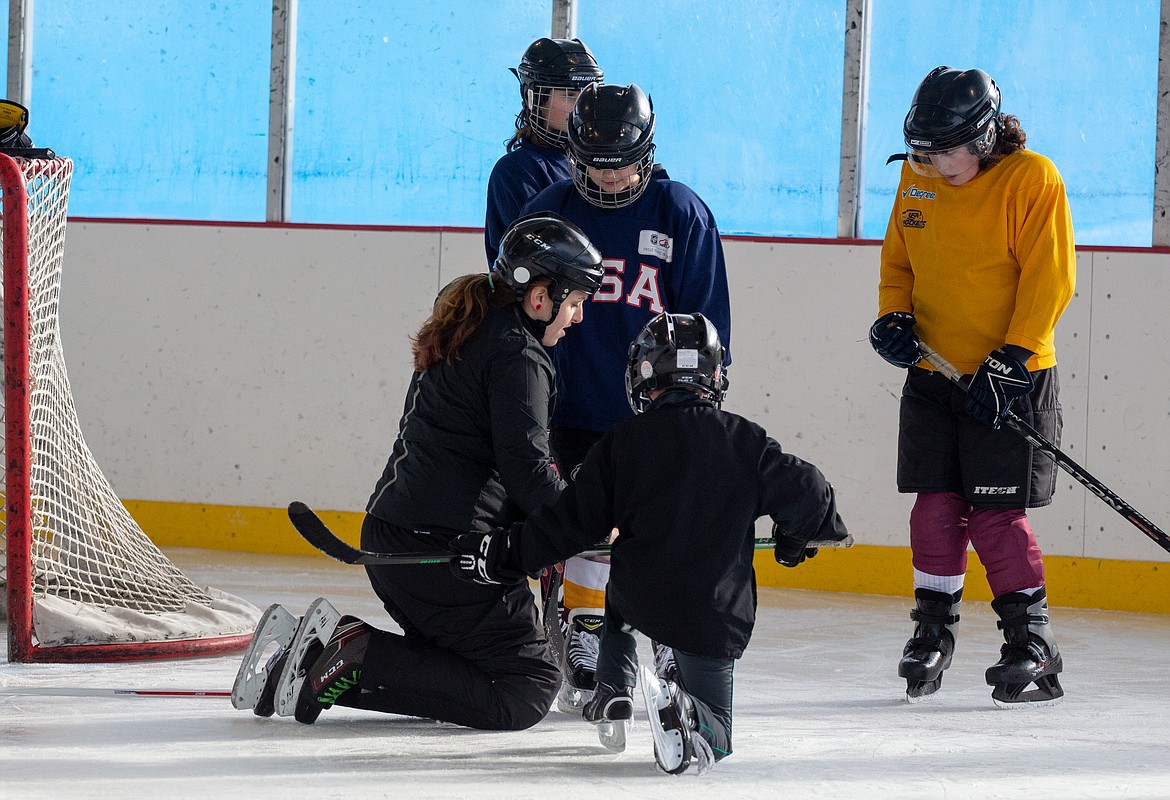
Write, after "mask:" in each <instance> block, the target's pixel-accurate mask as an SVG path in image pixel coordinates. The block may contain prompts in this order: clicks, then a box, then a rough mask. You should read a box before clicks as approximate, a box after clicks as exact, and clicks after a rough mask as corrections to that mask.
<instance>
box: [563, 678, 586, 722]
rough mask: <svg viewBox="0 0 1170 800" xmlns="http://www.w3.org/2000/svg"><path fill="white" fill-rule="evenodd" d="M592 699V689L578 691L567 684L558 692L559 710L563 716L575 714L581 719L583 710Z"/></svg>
mask: <svg viewBox="0 0 1170 800" xmlns="http://www.w3.org/2000/svg"><path fill="white" fill-rule="evenodd" d="M592 699H593V690H592V689H578V688H577V687H576V686H573V685H571V684H569V683H568V682H565V683H562V684H561V690H560V691H559V692H557V710H558V711H560V712H561V713H562V714H575V715H576V716H578V717H579V716H581V710H582V709H584V708H585V705H586V704H587V703H588V702H589V701H590V700H592Z"/></svg>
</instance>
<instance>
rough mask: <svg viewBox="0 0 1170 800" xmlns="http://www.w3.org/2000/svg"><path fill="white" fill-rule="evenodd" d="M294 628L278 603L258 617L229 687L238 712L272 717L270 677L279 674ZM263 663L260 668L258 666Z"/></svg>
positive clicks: (289, 615) (293, 619)
mask: <svg viewBox="0 0 1170 800" xmlns="http://www.w3.org/2000/svg"><path fill="white" fill-rule="evenodd" d="M296 628H297V618H296V617H294V616H293V615H292V614H290V613H289V611H288V609H286V608H285V607H284V606H282V605H280V604H279V603H274V604H273V605H271V606H269V607H268V608H267V609H266V610H265V611H264V613H263V614H261V615H260V621H259V622H258V623H257V624H256V630H255V632H254V633H253V634H252V642H251V644H249V645H248V649H247V650H246V651H245V652H244V658H243V660H242V661H241V662H240V669H239V671H238V672H237V673H236V682H235V684H234V685H233V686H232V706H234V707H235V708H238V709H239V710H241V711H244V710H247V709H250V710H252V711H253V712H255V714H256V715H257V716H260V717H270V716H272V712H273V706H272V700H273V694H272V692H265V691H264V690H265V688H266V686H267V684H268V682H269V681H268V678H269V676H272V678H273V681H272V684H273V688H275V683H276V681H275V678H276V676H277V674H279V672H280V667H279V666H278V664H279V665H280V666H283V662H282V661H281V658H282V656H283V655H284V653H285V652H286V651H287V649H288V645H289V643H290V642H291V641H292V637H293V633H294V632H295V631H296ZM261 662H263V666H261Z"/></svg>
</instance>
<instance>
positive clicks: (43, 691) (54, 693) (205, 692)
mask: <svg viewBox="0 0 1170 800" xmlns="http://www.w3.org/2000/svg"><path fill="white" fill-rule="evenodd" d="M0 695H39V696H43V697H180V698H182V697H186V698H201V697H214V698H220V697H223V698H227V697H231V696H232V693H231V692H230V691H228V690H226V689H224V690H220V689H113V688H102V689H86V688H81V687H74V686H0Z"/></svg>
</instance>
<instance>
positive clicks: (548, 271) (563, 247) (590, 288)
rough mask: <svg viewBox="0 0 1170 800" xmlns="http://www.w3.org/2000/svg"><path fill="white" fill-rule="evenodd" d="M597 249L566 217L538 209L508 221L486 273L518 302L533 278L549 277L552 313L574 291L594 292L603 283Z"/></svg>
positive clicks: (555, 312) (554, 313)
mask: <svg viewBox="0 0 1170 800" xmlns="http://www.w3.org/2000/svg"><path fill="white" fill-rule="evenodd" d="M602 275H603V270H602V268H601V253H599V252H598V251H597V248H596V247H594V246H593V244H592V243H591V242H590V241H589V239H587V238H586V237H585V234H584V233H582V232H581V230H580V229H579V228H578V227H577V226H576V225H574V224H573V223H571V222H569V221H568V220H567V219H565V218H564V217H561V216H559V215H558V214H554V213H553V212H551V211H542V212H538V213H536V214H529V215H527V216H524V217H521V218H520V219H518V220H516V221H515V222H514V223H512V227H510V228H508V230H507V231H505V232H504V236H503V238H502V239H501V240H500V251H499V255H498V256H497V257H496V262H495V264H493V265H492V270H491V273H490V277H491V278H492V280H493V282H494V281H497V280H498V281H500V282H501V283H503V284H504V285H505V286H508V287H511V288H512V289H513V290H514V291H515V292H516V300H517V302H519V301H520V300H521V299H522V298H523V297H524V293H525V292H526V291H528V288H529V287H530V286H531V285H532V282H533V280H535V279H536V278H548V279H549V280H551V281H552V285H551V286H549V289H548V294H549V298H550V299H551V300H552V304H553V305H552V313H553V317H556V315H557V312H558V311H559V310H560V307H561V303H562V302H564V300H565V298H566V297H568V296H569V293H570V292H572V291H573V290H574V289H579V290H581V291H582V292H585V293H587V294H590V295H592V294H593V293H594V292H596V291H597V289H598V287H600V286H601V277H602Z"/></svg>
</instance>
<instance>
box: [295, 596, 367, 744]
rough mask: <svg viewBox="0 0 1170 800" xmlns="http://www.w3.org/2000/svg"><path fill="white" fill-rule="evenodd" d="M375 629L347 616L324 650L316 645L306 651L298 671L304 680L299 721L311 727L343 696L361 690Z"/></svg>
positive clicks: (342, 619) (297, 702) (296, 714)
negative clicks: (360, 685) (367, 652)
mask: <svg viewBox="0 0 1170 800" xmlns="http://www.w3.org/2000/svg"><path fill="white" fill-rule="evenodd" d="M373 630H374V629H373V628H371V627H370V626H369V625H367V624H366V623H365V622H363V621H362V620H360V619H358V618H357V617H351V616H344V617H342V618H341V620H340V621H339V622H338V623H337V627H336V628H335V629H334V631H333V634H332V635H331V636H330V637H329V641H328V642H326V643H325V645H324V646H323V647H317V646H315V645H314V646H310V647H309V648H308V649H307V650H306V651H305V656H304V660H302V661H301V668H300V670H298V671H299V672H301V673H303V674H304V680H303V681H302V682H301V688H300V692H299V693H298V694H297V699H296V708H295V709H294V712H293V716H294V717H295V718H296V720H297V722H303V723H304V724H306V725H312V724H313V723H314V722H316V721H317V717H319V716H320V715H321V712H322V711H323V710H325V709H327V708H332V707H333V704H334V703H336V702H337V701H338V700H339V699H340V698H341V697H342V696H344V695H346V694H348V693H349V692H351V691H357V692H360V691H361V689H360V688H359V685H358V684H359V683H360V681H361V676H362V664H363V662H364V661H365V658H366V648H367V647H368V646H369V644H370V634H371V633H372V632H373Z"/></svg>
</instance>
